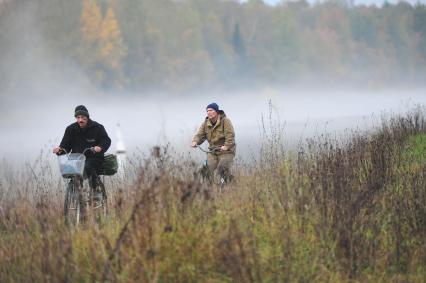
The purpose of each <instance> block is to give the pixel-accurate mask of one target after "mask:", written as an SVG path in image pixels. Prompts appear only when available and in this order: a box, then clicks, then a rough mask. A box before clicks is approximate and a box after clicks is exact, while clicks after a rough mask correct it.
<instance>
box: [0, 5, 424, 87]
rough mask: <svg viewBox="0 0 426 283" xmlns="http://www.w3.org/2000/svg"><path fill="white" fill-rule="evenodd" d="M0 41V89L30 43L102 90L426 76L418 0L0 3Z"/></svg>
mask: <svg viewBox="0 0 426 283" xmlns="http://www.w3.org/2000/svg"><path fill="white" fill-rule="evenodd" d="M25 10H30V11H29V12H28V15H27V16H29V17H31V20H28V21H25V19H24V18H22V17H21V16H22V15H21V14H22V13H23V11H25ZM19 17H21V20H19V21H18V20H17V18H19ZM25 30H27V32H28V31H31V33H34V32H37V34H38V36H39V37H38V38H39V39H40V38H41V40H39V41H37V42H31V41H30V42H28V40H27V41H25V40H24V39H22V38H20V37H22V36H27V37H28V38H30V39H31V38H32V37H31V35H30V36H28V35H26V34H27V33H25V32H24V31H25ZM17 42H18V44H20V43H22V44H25V45H26V46H25V48H21V49H20V48H16V46H17ZM0 43H1V45H0V48H1V49H0V59H1V60H2V62H8V63H4V64H2V66H0V85H3V86H6V85H8V86H13V84H12V83H11V82H10V77H9V75H8V74H9V73H10V69H11V68H13V67H14V64H16V62H17V61H19V60H20V59H22V51H20V52H18V51H17V50H23V49H25V50H27V52H28V50H37V48H43V52H44V54H48V55H49V60H50V61H51V62H54V63H53V64H52V65H53V66H55V68H57V69H58V70H61V69H62V67H64V66H67V65H69V64H70V62H72V64H74V65H75V66H78V68H79V70H81V71H82V72H83V73H84V74H85V76H87V77H88V78H89V80H90V82H91V83H93V84H94V85H95V86H97V87H99V88H101V89H122V90H123V89H124V90H135V91H141V90H149V89H164V90H172V91H177V92H179V91H188V90H192V89H200V88H203V87H204V88H211V87H219V88H221V87H238V86H251V85H253V84H254V83H256V84H269V85H271V84H272V85H280V86H285V85H293V84H308V85H309V84H326V85H338V84H342V83H348V84H355V85H369V86H382V85H389V84H395V83H405V84H412V83H422V82H425V81H426V6H425V5H423V4H417V5H414V6H413V5H410V4H408V3H404V2H400V3H398V4H386V3H385V4H384V5H383V6H382V7H377V6H362V5H361V6H353V5H351V4H350V2H344V1H328V2H324V3H318V4H314V5H311V4H308V3H307V2H305V1H298V2H283V3H282V4H280V5H278V6H274V7H273V6H269V5H266V4H264V3H263V2H262V1H259V0H252V1H248V2H247V3H239V2H237V1H221V0H208V1H207V0H206V1H200V0H181V1H177V0H175V1H172V0H139V1H135V0H122V1H116V0H81V1H67V0H57V1H50V0H34V1H16V0H9V1H2V2H0Z"/></svg>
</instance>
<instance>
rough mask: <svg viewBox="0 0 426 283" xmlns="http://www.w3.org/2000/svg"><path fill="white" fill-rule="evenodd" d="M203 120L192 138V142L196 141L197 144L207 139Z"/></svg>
mask: <svg viewBox="0 0 426 283" xmlns="http://www.w3.org/2000/svg"><path fill="white" fill-rule="evenodd" d="M205 123H206V122H205V121H204V122H203V123H202V124H201V126H200V128H199V129H198V131H197V133H196V134H195V136H194V137H193V138H192V141H193V142H196V143H197V144H198V145H200V144H202V143H203V142H204V141H205V140H206V139H207V134H206V127H205Z"/></svg>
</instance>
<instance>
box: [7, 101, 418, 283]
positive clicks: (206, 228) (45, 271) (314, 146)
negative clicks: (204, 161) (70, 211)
mask: <svg viewBox="0 0 426 283" xmlns="http://www.w3.org/2000/svg"><path fill="white" fill-rule="evenodd" d="M348 135H349V136H346V137H345V138H342V139H339V138H337V139H336V138H330V137H327V136H322V137H318V138H315V139H311V140H306V141H305V142H303V143H301V144H300V146H299V148H298V150H295V151H291V152H288V151H286V150H285V149H284V148H283V143H282V142H281V140H282V132H281V131H280V129H279V127H277V128H275V129H274V128H273V129H271V130H270V131H265V134H264V136H263V137H262V139H263V145H262V148H261V149H260V150H261V152H260V155H259V156H260V158H258V159H253V160H251V161H247V162H241V161H240V162H237V166H236V172H235V181H234V182H233V183H232V184H231V185H229V186H228V187H226V190H225V191H224V192H223V193H220V194H219V193H218V192H217V188H215V187H209V186H207V185H206V184H204V183H203V182H200V179H199V178H198V175H197V170H198V166H197V164H196V163H195V162H194V161H192V160H190V159H189V158H187V157H185V156H179V155H177V154H171V153H169V152H168V149H167V148H162V150H161V154H160V156H157V157H156V156H148V157H142V156H140V157H138V158H135V159H134V160H133V161H132V162H131V164H130V165H129V167H128V168H127V169H126V174H125V176H122V177H116V178H115V179H112V180H110V181H109V182H108V183H107V185H108V189H109V193H110V200H109V207H110V216H109V218H108V219H107V220H106V221H104V222H103V223H102V224H101V225H96V224H94V223H87V225H83V226H80V227H78V228H72V229H70V228H68V227H67V226H66V225H65V224H64V221H63V218H62V198H63V194H64V187H65V186H64V183H63V181H62V180H60V178H52V176H53V175H55V174H54V173H53V172H54V171H55V170H56V168H51V166H50V165H49V163H48V162H46V161H45V160H44V159H43V158H40V159H38V160H36V161H35V162H34V163H32V164H28V165H27V166H26V169H23V170H21V171H16V170H12V169H8V167H7V165H6V164H3V165H2V168H1V169H2V170H1V172H2V174H3V178H2V181H1V183H0V282H88V281H90V282H104V281H110V282H424V281H425V278H426V240H425V239H426V121H425V109H424V108H419V109H417V110H413V112H412V113H410V114H407V115H405V116H403V117H399V116H395V117H393V118H391V119H388V120H386V121H383V124H382V125H381V126H380V127H378V128H377V129H376V130H375V131H373V132H371V133H369V134H366V133H356V132H354V133H350V134H348ZM129 180H132V181H129Z"/></svg>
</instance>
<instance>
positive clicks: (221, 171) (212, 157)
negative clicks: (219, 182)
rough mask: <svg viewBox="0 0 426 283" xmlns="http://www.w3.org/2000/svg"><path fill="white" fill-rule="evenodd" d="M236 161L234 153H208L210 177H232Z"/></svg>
mask: <svg viewBox="0 0 426 283" xmlns="http://www.w3.org/2000/svg"><path fill="white" fill-rule="evenodd" d="M233 163H234V154H231V153H225V154H207V166H208V167H209V175H210V178H211V177H213V178H214V180H216V178H217V177H219V178H220V177H223V178H224V179H225V181H227V182H228V181H230V180H231V178H232V174H231V167H232V164H233Z"/></svg>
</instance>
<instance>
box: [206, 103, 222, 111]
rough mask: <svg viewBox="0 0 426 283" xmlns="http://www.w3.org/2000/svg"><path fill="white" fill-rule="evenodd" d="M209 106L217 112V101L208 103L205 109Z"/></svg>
mask: <svg viewBox="0 0 426 283" xmlns="http://www.w3.org/2000/svg"><path fill="white" fill-rule="evenodd" d="M209 108H211V109H213V110H214V111H216V112H219V105H217V103H215V102H212V103H210V104H209V105H207V107H206V109H209Z"/></svg>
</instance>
